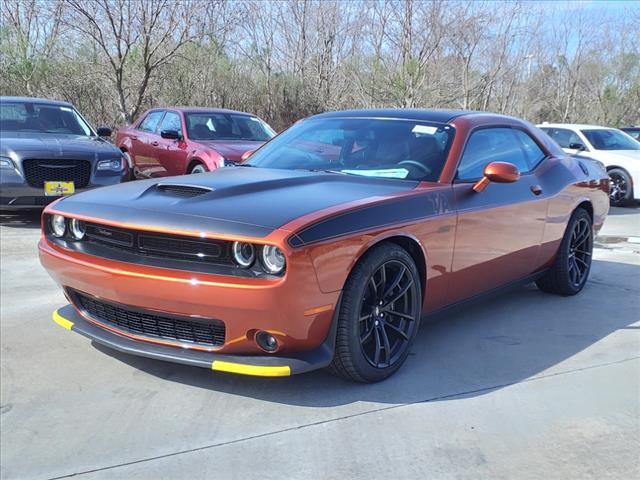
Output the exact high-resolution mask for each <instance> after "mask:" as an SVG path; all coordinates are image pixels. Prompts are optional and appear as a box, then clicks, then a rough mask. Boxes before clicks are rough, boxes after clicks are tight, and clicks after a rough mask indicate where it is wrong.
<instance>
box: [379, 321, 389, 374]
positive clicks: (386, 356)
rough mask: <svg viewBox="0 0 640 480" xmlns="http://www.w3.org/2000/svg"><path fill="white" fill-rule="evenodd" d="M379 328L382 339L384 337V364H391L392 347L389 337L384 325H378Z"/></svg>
mask: <svg viewBox="0 0 640 480" xmlns="http://www.w3.org/2000/svg"><path fill="white" fill-rule="evenodd" d="M378 328H379V329H380V337H382V343H383V345H384V360H385V361H384V363H387V364H388V363H390V362H391V346H390V344H389V336H388V335H387V331H386V330H385V328H384V324H383V323H379V324H378Z"/></svg>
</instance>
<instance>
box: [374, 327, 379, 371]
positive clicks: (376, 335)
mask: <svg viewBox="0 0 640 480" xmlns="http://www.w3.org/2000/svg"><path fill="white" fill-rule="evenodd" d="M372 330H373V333H374V336H375V339H374V344H375V347H376V351H375V353H374V354H373V364H374V365H375V366H376V367H377V366H378V365H379V364H380V350H381V348H380V332H378V329H377V328H375V327H374V328H372Z"/></svg>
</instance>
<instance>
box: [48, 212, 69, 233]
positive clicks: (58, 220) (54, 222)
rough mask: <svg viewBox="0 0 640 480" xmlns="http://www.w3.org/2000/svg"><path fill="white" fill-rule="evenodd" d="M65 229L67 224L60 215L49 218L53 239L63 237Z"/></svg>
mask: <svg viewBox="0 0 640 480" xmlns="http://www.w3.org/2000/svg"><path fill="white" fill-rule="evenodd" d="M66 229H67V222H66V220H65V218H64V217H63V216H62V215H57V214H56V215H54V216H53V217H51V232H52V233H53V235H54V236H55V237H58V238H62V237H64V232H65V231H66Z"/></svg>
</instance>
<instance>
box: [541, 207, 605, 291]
mask: <svg viewBox="0 0 640 480" xmlns="http://www.w3.org/2000/svg"><path fill="white" fill-rule="evenodd" d="M592 253H593V220H592V218H591V215H590V214H589V213H588V212H587V211H586V210H585V209H584V208H578V209H576V211H575V212H573V215H571V218H570V219H569V222H568V223H567V228H566V230H565V234H564V237H563V238H562V242H561V243H560V247H559V248H558V253H557V254H556V259H555V261H554V262H553V265H552V266H551V268H550V269H549V270H547V271H546V272H545V273H544V275H543V276H542V277H540V278H539V279H538V280H536V285H538V288H540V290H542V291H544V292H548V293H555V294H558V295H575V294H577V293H578V292H580V291H581V290H582V289H583V288H584V286H585V284H586V283H587V278H588V277H589V272H590V271H591V256H592Z"/></svg>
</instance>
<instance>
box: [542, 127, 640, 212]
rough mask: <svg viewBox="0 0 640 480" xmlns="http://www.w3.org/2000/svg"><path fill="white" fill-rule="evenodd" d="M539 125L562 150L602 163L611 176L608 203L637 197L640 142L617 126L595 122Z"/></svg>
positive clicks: (638, 195) (638, 198) (616, 203)
mask: <svg viewBox="0 0 640 480" xmlns="http://www.w3.org/2000/svg"><path fill="white" fill-rule="evenodd" d="M538 128H540V129H541V130H543V131H544V132H545V133H546V134H547V135H549V136H550V137H551V138H553V139H554V140H555V141H556V142H557V143H558V144H559V145H560V146H561V147H562V149H563V150H564V151H565V152H567V153H571V154H581V153H584V154H585V155H587V156H589V157H591V158H594V159H596V160H599V161H600V162H602V163H604V165H605V167H607V172H608V173H609V178H610V179H611V192H610V197H611V205H615V206H622V205H627V204H628V203H630V202H631V201H632V200H640V184H638V182H640V142H638V141H637V140H635V139H633V138H632V137H631V136H629V135H627V134H626V133H624V132H623V131H621V130H618V129H616V128H608V127H598V126H595V125H575V124H568V123H543V124H542V125H538ZM634 186H636V188H634Z"/></svg>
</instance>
